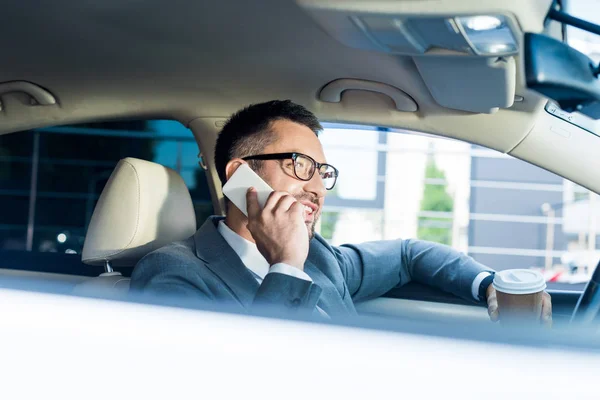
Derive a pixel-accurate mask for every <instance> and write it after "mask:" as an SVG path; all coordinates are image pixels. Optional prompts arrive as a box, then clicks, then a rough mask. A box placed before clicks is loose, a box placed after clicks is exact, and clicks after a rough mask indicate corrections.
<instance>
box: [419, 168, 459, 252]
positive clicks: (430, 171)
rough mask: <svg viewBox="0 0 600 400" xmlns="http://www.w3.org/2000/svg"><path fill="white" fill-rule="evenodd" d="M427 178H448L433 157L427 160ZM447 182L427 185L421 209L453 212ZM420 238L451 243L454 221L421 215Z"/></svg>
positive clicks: (452, 201) (452, 203)
mask: <svg viewBox="0 0 600 400" xmlns="http://www.w3.org/2000/svg"><path fill="white" fill-rule="evenodd" d="M425 179H440V180H444V181H445V179H446V175H445V174H444V171H442V170H441V169H439V168H438V167H437V165H436V164H435V161H434V159H433V157H430V158H429V160H428V161H427V167H426V168H425ZM446 189H447V184H445V183H444V184H435V185H432V184H429V185H425V190H424V192H423V198H422V199H421V211H440V212H452V210H453V209H454V200H452V197H450V195H449V194H448V192H447V191H446ZM417 235H418V237H419V239H422V240H429V241H432V242H437V243H442V244H447V245H450V244H451V241H452V221H448V219H444V218H434V217H419V228H418V233H417Z"/></svg>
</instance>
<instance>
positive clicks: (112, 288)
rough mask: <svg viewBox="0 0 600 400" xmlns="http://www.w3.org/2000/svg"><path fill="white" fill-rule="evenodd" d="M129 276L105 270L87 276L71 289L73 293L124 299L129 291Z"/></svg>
mask: <svg viewBox="0 0 600 400" xmlns="http://www.w3.org/2000/svg"><path fill="white" fill-rule="evenodd" d="M129 281H130V279H129V278H126V277H124V276H123V275H121V273H120V272H105V273H103V274H101V275H100V276H98V277H96V278H89V279H87V280H86V281H84V282H82V283H80V284H78V285H76V286H75V288H74V289H73V291H72V293H73V294H75V295H81V296H89V297H104V298H110V299H115V300H118V299H125V298H126V297H127V293H128V292H129Z"/></svg>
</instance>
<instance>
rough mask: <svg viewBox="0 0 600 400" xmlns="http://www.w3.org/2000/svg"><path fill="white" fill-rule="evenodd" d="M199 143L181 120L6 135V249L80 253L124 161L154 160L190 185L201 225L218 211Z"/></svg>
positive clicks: (0, 203) (1, 194) (1, 229)
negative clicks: (104, 194)
mask: <svg viewBox="0 0 600 400" xmlns="http://www.w3.org/2000/svg"><path fill="white" fill-rule="evenodd" d="M197 155H198V146H197V144H196V142H195V140H194V137H193V136H192V134H191V132H190V131H189V130H188V129H186V128H185V127H184V126H183V125H181V124H180V123H178V122H175V121H167V120H148V121H119V122H103V123H91V124H82V125H73V126H60V127H53V128H45V129H36V130H31V131H25V132H17V133H12V134H8V135H0V250H28V251H35V252H62V253H64V252H66V253H80V252H81V250H82V248H83V242H84V238H85V232H86V229H87V226H88V224H89V222H90V219H91V216H92V213H93V211H94V207H95V205H96V202H97V200H98V198H99V196H100V194H101V193H102V189H103V188H104V185H105V184H106V182H107V180H108V178H109V176H110V174H111V172H112V171H113V169H114V167H115V165H116V163H117V162H118V161H119V160H120V159H122V158H125V157H136V158H140V159H144V160H149V161H154V162H156V163H159V164H162V165H165V166H167V167H170V168H173V169H175V170H176V171H178V172H179V173H180V174H181V176H182V177H183V179H184V181H185V182H186V184H187V186H188V188H189V189H190V193H191V195H192V200H193V202H194V207H195V209H196V217H197V219H198V222H199V223H201V222H203V221H204V219H205V218H206V216H208V215H210V214H212V211H213V208H212V203H211V198H210V193H209V190H208V185H207V181H206V176H205V174H204V170H203V169H202V168H200V167H199V165H198V163H197V160H198V157H197Z"/></svg>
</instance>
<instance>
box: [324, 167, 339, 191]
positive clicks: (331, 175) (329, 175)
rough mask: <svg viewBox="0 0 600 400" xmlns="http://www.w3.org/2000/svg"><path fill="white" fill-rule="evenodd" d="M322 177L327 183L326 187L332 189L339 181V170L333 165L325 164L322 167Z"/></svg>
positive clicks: (325, 183)
mask: <svg viewBox="0 0 600 400" xmlns="http://www.w3.org/2000/svg"><path fill="white" fill-rule="evenodd" d="M320 174H321V179H322V180H323V184H324V185H325V189H327V190H331V189H333V187H334V186H335V182H336V181H337V175H338V174H337V171H336V170H335V168H333V167H332V166H331V165H323V166H322V167H321V171H320Z"/></svg>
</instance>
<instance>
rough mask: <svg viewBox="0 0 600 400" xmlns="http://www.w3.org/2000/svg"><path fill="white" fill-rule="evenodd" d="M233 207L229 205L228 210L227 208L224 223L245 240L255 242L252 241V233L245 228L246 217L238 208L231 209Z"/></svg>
mask: <svg viewBox="0 0 600 400" xmlns="http://www.w3.org/2000/svg"><path fill="white" fill-rule="evenodd" d="M233 208H234V207H230V210H228V212H227V216H226V217H225V225H227V226H228V227H229V229H231V230H232V231H234V232H235V233H237V234H238V235H240V236H241V237H243V238H244V239H246V240H247V241H249V242H252V243H256V242H255V241H254V238H253V237H252V234H251V233H250V231H249V230H248V228H246V225H247V224H248V218H247V217H246V216H245V215H244V214H242V213H241V212H240V211H239V210H237V209H235V210H233ZM229 211H231V212H229Z"/></svg>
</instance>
